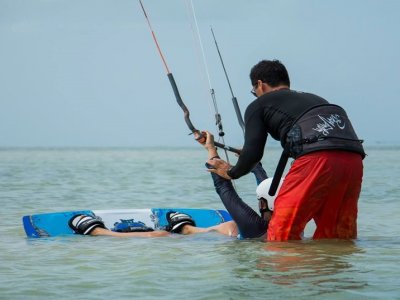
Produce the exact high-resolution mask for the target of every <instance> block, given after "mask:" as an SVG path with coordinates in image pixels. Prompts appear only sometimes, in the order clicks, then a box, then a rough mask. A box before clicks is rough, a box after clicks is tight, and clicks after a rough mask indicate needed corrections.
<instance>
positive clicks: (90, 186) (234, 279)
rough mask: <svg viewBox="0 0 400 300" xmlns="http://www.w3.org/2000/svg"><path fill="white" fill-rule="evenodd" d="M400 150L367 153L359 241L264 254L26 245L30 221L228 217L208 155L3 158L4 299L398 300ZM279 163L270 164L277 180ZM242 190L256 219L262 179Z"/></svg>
mask: <svg viewBox="0 0 400 300" xmlns="http://www.w3.org/2000/svg"><path fill="white" fill-rule="evenodd" d="M399 150H400V149H399V148H371V149H367V152H368V157H367V158H366V160H365V175H364V186H363V191H362V195H361V198H360V205H359V238H358V239H357V240H355V241H353V242H344V241H310V240H306V241H301V242H287V243H264V242H260V241H237V240H235V239H231V238H227V237H223V236H219V235H217V234H203V235H197V236H179V235H176V236H173V237H167V238H157V239H138V238H136V239H135V238H129V239H128V238H127V239H116V238H110V237H81V236H74V237H57V238H46V239H27V238H26V237H25V234H24V232H23V229H22V224H21V218H22V216H23V215H26V214H32V213H41V212H53V211H63V210H74V209H114V208H146V207H154V206H160V207H162V206H163V207H165V206H166V207H168V206H180V207H198V208H223V206H222V204H221V203H220V201H219V199H218V197H217V196H216V194H215V192H214V191H213V188H212V182H211V179H210V178H209V175H208V174H207V172H205V168H204V165H203V162H204V161H205V153H204V151H203V150H201V149H2V150H0V201H1V222H2V226H1V227H0V235H1V237H2V239H1V242H0V266H1V267H0V299H56V298H62V299H128V298H129V299H132V298H133V299H143V298H145V299H156V298H157V299H158V298H163V299H175V298H177V297H183V298H185V299H186V298H193V299H216V298H221V299H277V298H282V299H287V298H296V299H321V298H323V299H378V298H379V299H381V298H382V299H400V287H399V286H400V279H399V277H400V266H399V263H398V258H399V257H400V238H399V228H400V221H399V220H400V218H399V215H400V205H399V204H398V201H399V198H400V197H399V196H400V187H399V184H398V178H399V176H400V165H399V159H400V152H399ZM278 157H279V150H278V149H272V150H269V151H268V152H266V154H265V158H264V160H265V161H264V165H265V167H266V169H267V170H268V171H270V172H271V171H273V170H274V167H275V164H276V160H277V159H278ZM236 185H237V188H238V191H239V193H240V195H242V196H243V198H244V199H245V200H246V201H247V202H248V203H249V204H250V205H252V206H253V207H256V200H255V196H254V189H255V183H254V180H253V178H251V176H247V177H245V178H242V179H240V180H237V181H236ZM312 230H313V225H312V224H311V225H310V226H309V227H308V228H307V230H306V236H310V235H311V233H312Z"/></svg>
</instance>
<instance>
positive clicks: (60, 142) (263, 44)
mask: <svg viewBox="0 0 400 300" xmlns="http://www.w3.org/2000/svg"><path fill="white" fill-rule="evenodd" d="M143 4H144V6H145V8H146V10H147V14H148V16H149V18H150V22H151V24H152V27H153V30H154V32H155V35H156V36H157V39H158V42H159V44H160V47H161V50H162V52H163V54H164V56H165V59H166V62H167V64H168V67H169V69H170V71H171V73H172V74H173V75H174V77H175V80H176V83H177V85H178V88H179V91H180V94H181V96H182V98H183V101H184V102H185V104H186V106H187V107H188V109H189V111H190V116H191V120H192V122H193V124H194V126H196V128H198V129H200V130H209V131H211V132H213V133H214V134H216V135H217V129H216V127H215V119H214V113H215V112H214V107H213V101H212V98H211V95H210V92H209V90H210V88H213V89H214V91H215V95H216V100H217V102H216V103H217V107H218V111H219V113H220V114H221V117H222V122H223V126H224V132H225V142H226V144H228V145H231V146H234V147H240V146H241V145H242V143H243V134H242V131H241V129H240V127H239V125H238V122H237V119H236V115H235V111H234V109H233V106H232V101H231V93H230V90H229V88H228V84H227V81H226V79H225V75H224V73H223V69H222V66H221V63H220V61H219V57H218V53H217V50H216V47H215V44H214V41H213V39H212V35H211V31H210V27H211V26H212V28H213V30H214V32H215V35H216V38H217V42H218V45H219V47H220V51H221V54H222V57H223V59H224V63H225V66H226V69H227V72H228V76H229V79H230V82H231V85H232V88H233V92H234V95H235V96H236V98H237V99H238V102H239V105H240V108H241V111H242V114H244V111H245V109H246V107H247V105H248V104H249V103H251V101H253V100H254V97H253V96H252V95H251V94H250V90H251V89H252V87H251V84H250V80H249V72H250V69H251V67H252V66H253V65H255V64H256V63H257V62H258V61H260V60H262V59H279V60H281V61H282V62H283V63H284V64H285V66H286V67H287V69H288V71H289V74H290V78H291V83H292V85H291V87H292V88H293V89H295V90H300V91H306V92H311V93H315V94H318V95H320V96H322V97H324V98H326V99H327V100H328V101H330V102H331V103H335V104H338V105H341V106H343V107H344V108H345V109H346V111H347V113H348V115H349V117H350V118H351V120H352V123H353V126H354V127H355V129H356V132H357V134H358V136H359V138H361V139H364V140H365V144H366V145H376V144H379V145H381V144H384V145H387V144H389V145H393V144H395V145H399V144H400V135H399V133H398V132H399V131H400V125H399V121H398V114H399V111H400V99H399V95H400V84H399V79H400V76H399V74H400V57H399V53H400V34H399V29H400V1H396V0H374V1H372V0H352V1H348V0H336V1H319V0H301V1H300V0H279V1H278V0H274V1H269V0H218V1H215V0H192V1H190V0H168V1H165V0H164V1H163V0H143ZM191 5H193V8H194V12H195V15H196V20H197V24H198V28H199V33H200V39H201V44H200V43H199V38H198V36H197V30H196V23H195V21H194V16H193V10H192V8H191ZM201 49H203V53H204V56H203V53H202V51H201ZM203 57H204V58H205V59H204V60H205V62H206V63H204V60H203ZM189 133H190V131H189V130H188V128H187V126H186V124H185V122H184V119H183V112H182V110H181V108H180V107H179V106H178V104H177V102H176V100H175V97H174V94H173V92H172V89H171V86H170V83H169V81H168V78H167V75H166V71H165V69H164V66H163V64H162V61H161V59H160V56H159V54H158V52H157V49H156V47H155V44H154V42H153V40H152V36H151V33H150V30H149V28H148V25H147V23H146V19H145V18H144V15H143V12H142V11H141V8H140V5H139V2H138V1H137V0H118V1H116V0H109V1H106V0H79V1H77V0H31V1H29V0H0V147H148V146H155V147H158V146H162V147H174V146H178V147H186V146H189V147H190V146H197V144H196V143H195V142H194V141H193V138H192V137H191V136H189V135H188V134H189ZM268 143H271V141H268ZM272 144H273V143H271V145H272Z"/></svg>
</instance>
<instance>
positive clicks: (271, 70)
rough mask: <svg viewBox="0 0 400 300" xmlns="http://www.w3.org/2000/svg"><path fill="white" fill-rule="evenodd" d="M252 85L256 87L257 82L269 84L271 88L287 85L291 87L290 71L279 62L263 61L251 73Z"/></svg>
mask: <svg viewBox="0 0 400 300" xmlns="http://www.w3.org/2000/svg"><path fill="white" fill-rule="evenodd" d="M250 80H251V84H252V85H253V86H255V85H256V84H257V80H261V81H262V82H264V83H267V84H268V85H270V86H271V87H277V86H279V85H287V86H289V87H290V79H289V74H288V71H287V70H286V68H285V66H284V65H283V64H282V63H281V62H280V61H279V60H262V61H260V62H259V63H258V64H256V65H255V66H254V67H253V68H251V71H250Z"/></svg>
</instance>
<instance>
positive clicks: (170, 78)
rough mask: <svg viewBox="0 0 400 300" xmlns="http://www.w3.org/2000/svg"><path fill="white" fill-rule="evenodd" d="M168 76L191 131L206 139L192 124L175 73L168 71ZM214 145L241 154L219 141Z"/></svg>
mask: <svg viewBox="0 0 400 300" xmlns="http://www.w3.org/2000/svg"><path fill="white" fill-rule="evenodd" d="M167 76H168V79H169V82H170V83H171V86H172V90H173V91H174V94H175V98H176V101H177V102H178V104H179V106H180V107H181V108H182V110H183V114H184V118H185V122H186V124H187V126H188V127H189V129H190V131H192V133H197V134H198V135H199V136H200V137H199V139H200V140H201V139H202V138H204V141H205V136H203V134H202V133H201V132H200V131H199V130H197V129H196V128H195V127H194V125H193V124H192V121H191V120H190V118H189V116H190V112H189V110H188V108H187V107H186V105H185V103H183V100H182V97H181V95H180V94H179V90H178V87H177V85H176V82H175V79H174V75H172V73H168V74H167ZM214 145H215V146H217V147H218V148H221V149H225V150H227V151H231V152H234V153H236V154H240V150H239V149H235V148H232V147H229V146H226V145H224V144H221V143H218V142H214Z"/></svg>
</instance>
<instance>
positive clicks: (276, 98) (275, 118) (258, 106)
mask: <svg viewBox="0 0 400 300" xmlns="http://www.w3.org/2000/svg"><path fill="white" fill-rule="evenodd" d="M320 104H328V101H326V100H325V99H324V98H321V97H319V96H317V95H314V94H310V93H303V92H297V91H293V90H290V89H281V90H278V91H273V92H270V93H267V94H264V95H262V96H261V97H259V98H257V99H256V100H254V101H253V102H252V103H250V105H249V106H248V107H247V109H246V112H245V115H244V119H245V139H244V146H243V149H242V152H241V154H240V156H239V159H238V161H237V164H236V165H235V166H234V167H232V168H231V169H230V170H229V171H228V175H229V176H230V177H231V178H233V179H236V178H239V177H242V176H243V175H246V174H247V173H249V172H250V171H251V170H252V169H253V167H254V166H255V165H256V164H257V162H259V161H260V160H261V159H262V157H263V154H264V147H265V143H266V142H267V136H268V134H270V135H271V136H272V138H274V139H275V140H278V141H281V145H282V146H283V145H284V144H285V142H286V134H287V132H288V131H289V130H290V128H291V127H292V125H293V122H294V120H296V119H297V117H299V116H300V115H301V114H302V113H303V112H305V111H306V110H308V109H310V108H311V107H313V106H316V105H320Z"/></svg>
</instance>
